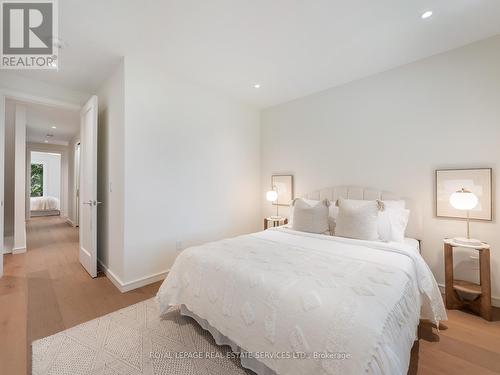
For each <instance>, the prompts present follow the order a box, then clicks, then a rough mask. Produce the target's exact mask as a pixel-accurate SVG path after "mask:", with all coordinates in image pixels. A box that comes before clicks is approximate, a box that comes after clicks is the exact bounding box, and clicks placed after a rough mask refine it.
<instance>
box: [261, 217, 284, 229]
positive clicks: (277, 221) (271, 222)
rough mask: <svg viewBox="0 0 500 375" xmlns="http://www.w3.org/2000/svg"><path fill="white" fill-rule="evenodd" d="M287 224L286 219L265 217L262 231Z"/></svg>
mask: <svg viewBox="0 0 500 375" xmlns="http://www.w3.org/2000/svg"><path fill="white" fill-rule="evenodd" d="M286 224H288V219H287V218H286V217H280V218H274V217H266V218H265V219H264V230H266V229H267V228H271V227H279V226H281V225H286Z"/></svg>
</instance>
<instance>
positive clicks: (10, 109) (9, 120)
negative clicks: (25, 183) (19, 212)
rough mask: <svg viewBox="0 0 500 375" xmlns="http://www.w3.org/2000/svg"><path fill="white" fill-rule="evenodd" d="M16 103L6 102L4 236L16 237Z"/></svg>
mask: <svg viewBox="0 0 500 375" xmlns="http://www.w3.org/2000/svg"><path fill="white" fill-rule="evenodd" d="M15 121H16V106H15V104H14V102H12V101H9V100H7V101H6V102H5V164H4V181H5V183H4V189H5V190H4V219H5V222H4V235H5V236H6V237H13V236H14V191H15V187H14V170H15V157H14V155H15V126H16V125H15V123H16V122H15Z"/></svg>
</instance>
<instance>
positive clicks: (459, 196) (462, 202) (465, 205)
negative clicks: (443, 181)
mask: <svg viewBox="0 0 500 375" xmlns="http://www.w3.org/2000/svg"><path fill="white" fill-rule="evenodd" d="M478 202H479V200H478V198H477V196H476V195H475V194H474V193H473V192H471V191H469V190H467V189H465V188H462V189H460V190H458V191H456V192H454V193H453V194H452V195H451V196H450V204H451V205H452V207H453V208H455V209H457V210H462V211H466V212H467V238H463V237H458V238H454V239H453V241H454V242H456V243H457V244H459V245H465V246H480V245H481V244H482V242H481V241H479V240H476V239H473V238H470V210H472V209H473V208H475V207H476V206H477V204H478Z"/></svg>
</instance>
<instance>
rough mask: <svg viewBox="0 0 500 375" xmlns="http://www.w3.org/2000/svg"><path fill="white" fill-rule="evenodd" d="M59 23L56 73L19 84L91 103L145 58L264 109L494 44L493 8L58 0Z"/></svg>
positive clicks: (474, 3) (497, 5)
mask: <svg viewBox="0 0 500 375" xmlns="http://www.w3.org/2000/svg"><path fill="white" fill-rule="evenodd" d="M426 10H432V11H433V12H434V15H433V16H432V17H431V18H429V19H426V20H423V19H421V18H420V16H421V14H422V13H423V12H424V11H426ZM59 14H60V16H59V18H60V34H61V35H60V37H61V39H62V40H63V41H64V43H65V44H66V47H65V48H64V49H63V50H62V51H61V53H60V71H59V72H49V71H34V72H23V73H22V74H23V75H27V76H29V77H34V78H37V79H40V80H44V81H48V82H50V83H54V84H58V85H62V86H65V87H68V88H71V89H75V90H80V91H84V92H89V93H93V92H96V91H97V88H98V87H99V86H100V84H101V82H102V81H103V80H104V79H105V77H107V75H108V74H109V73H110V72H111V71H112V70H113V68H114V67H115V66H116V65H117V64H118V63H119V61H120V59H121V57H122V56H125V57H126V56H128V55H132V54H133V55H136V56H137V54H141V55H142V56H141V58H142V59H143V60H144V69H147V67H148V64H152V63H160V64H162V66H164V68H165V70H166V71H168V72H170V73H171V74H175V75H180V76H183V77H185V78H186V79H188V80H190V81H193V82H196V83H199V84H201V85H205V86H209V87H213V88H215V89H218V90H221V91H223V92H225V93H227V94H228V95H230V96H233V97H235V98H237V99H239V100H241V101H243V102H246V103H249V104H251V105H254V106H257V107H260V108H263V107H268V106H272V105H275V104H278V103H282V102H286V101H289V100H292V99H294V98H298V97H301V96H304V95H307V94H310V93H314V92H317V91H321V90H324V89H327V88H329V87H332V86H336V85H340V84H343V83H346V82H349V81H353V80H356V79H359V78H361V77H366V76H369V75H372V74H375V73H378V72H381V71H385V70H387V69H391V68H393V67H397V66H400V65H403V64H406V63H409V62H412V61H415V60H419V59H422V58H425V57H428V56H431V55H434V54H437V53H440V52H443V51H446V50H449V49H453V48H456V47H459V46H462V45H465V44H469V43H471V42H474V41H477V40H480V39H484V38H487V37H489V36H492V35H496V34H500V1H498V0H413V1H412V0H407V1H401V0H378V1H373V0H314V1H305V0H252V1H248V0H212V1H204V0H176V1H173V0H165V1H160V0H143V1H135V0H106V1H102V0H86V1H81V0H64V1H60V2H59ZM125 61H126V60H125ZM256 83H259V84H260V85H261V87H260V88H259V89H256V88H254V85H255V84H256Z"/></svg>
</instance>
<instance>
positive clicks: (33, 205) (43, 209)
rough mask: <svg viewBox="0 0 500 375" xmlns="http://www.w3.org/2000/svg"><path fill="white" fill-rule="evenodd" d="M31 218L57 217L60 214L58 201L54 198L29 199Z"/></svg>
mask: <svg viewBox="0 0 500 375" xmlns="http://www.w3.org/2000/svg"><path fill="white" fill-rule="evenodd" d="M30 211H31V216H58V215H60V214H61V211H60V203H59V199H57V198H55V197H31V198H30Z"/></svg>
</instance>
